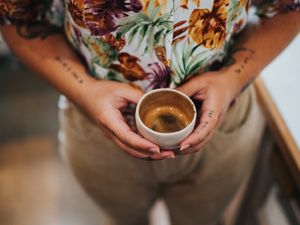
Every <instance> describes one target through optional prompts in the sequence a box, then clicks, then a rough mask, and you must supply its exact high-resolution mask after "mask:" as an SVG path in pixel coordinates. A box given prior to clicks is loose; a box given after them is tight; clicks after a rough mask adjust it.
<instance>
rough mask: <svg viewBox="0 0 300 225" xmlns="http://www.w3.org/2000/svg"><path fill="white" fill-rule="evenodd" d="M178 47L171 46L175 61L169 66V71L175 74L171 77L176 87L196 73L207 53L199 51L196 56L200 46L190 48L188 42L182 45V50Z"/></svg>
mask: <svg viewBox="0 0 300 225" xmlns="http://www.w3.org/2000/svg"><path fill="white" fill-rule="evenodd" d="M179 46H180V45H175V46H173V54H174V57H175V60H173V61H172V64H171V69H172V70H174V71H175V73H176V75H174V76H173V81H174V83H175V84H176V85H178V84H180V83H181V82H182V81H183V80H184V79H186V78H188V77H189V76H191V75H192V74H194V73H195V72H197V71H198V70H199V69H200V68H201V66H202V65H203V63H204V62H205V60H206V58H207V56H206V54H207V53H208V52H207V51H199V53H198V54H195V53H196V50H197V49H198V48H199V47H200V45H194V46H190V45H189V44H188V41H186V42H185V43H184V45H183V46H182V48H180V47H179Z"/></svg>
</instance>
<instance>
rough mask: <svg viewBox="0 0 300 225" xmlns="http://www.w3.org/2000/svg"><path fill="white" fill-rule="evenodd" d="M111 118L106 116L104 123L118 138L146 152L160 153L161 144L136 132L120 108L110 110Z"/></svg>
mask: <svg viewBox="0 0 300 225" xmlns="http://www.w3.org/2000/svg"><path fill="white" fill-rule="evenodd" d="M109 112H110V116H109V118H108V117H107V118H105V119H104V121H102V124H103V125H104V126H106V128H107V129H109V130H110V131H111V132H112V133H113V134H114V135H115V136H117V137H118V139H119V140H120V141H121V142H123V144H125V145H127V146H128V147H130V148H133V149H138V150H142V151H144V152H150V153H154V152H156V153H159V152H160V151H159V146H157V145H156V144H154V143H152V142H150V141H148V140H146V139H144V138H142V137H141V136H140V135H138V134H136V133H134V132H133V131H132V130H131V129H130V127H129V126H128V125H127V123H126V122H125V120H124V117H123V116H122V114H121V112H120V111H119V110H116V109H113V110H109Z"/></svg>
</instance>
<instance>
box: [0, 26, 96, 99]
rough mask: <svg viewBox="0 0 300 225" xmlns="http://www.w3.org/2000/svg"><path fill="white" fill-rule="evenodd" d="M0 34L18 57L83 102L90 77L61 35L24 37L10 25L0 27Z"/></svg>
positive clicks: (61, 89) (68, 94)
mask: <svg viewBox="0 0 300 225" xmlns="http://www.w3.org/2000/svg"><path fill="white" fill-rule="evenodd" d="M1 32H2V35H3V37H4V39H5V41H6V43H7V44H8V45H9V47H10V49H11V50H12V52H13V53H14V54H16V55H17V56H18V58H19V59H21V61H22V62H23V63H24V64H25V65H26V66H27V67H29V68H30V69H32V70H33V71H35V72H36V73H37V74H38V75H40V76H41V77H43V78H44V79H45V80H47V81H49V82H50V83H51V84H52V85H53V86H54V87H55V88H56V89H58V90H59V91H60V92H61V93H63V94H64V95H66V96H67V97H68V98H70V99H71V100H73V101H74V102H76V103H78V104H80V102H83V101H82V99H83V98H84V91H86V88H87V85H89V83H91V82H93V81H94V79H93V78H92V77H90V76H88V74H87V72H86V70H85V67H84V65H83V64H82V63H81V62H80V60H79V58H78V57H77V55H76V54H75V52H74V51H73V50H72V49H71V48H70V46H69V45H68V43H67V42H66V40H65V38H64V36H63V35H53V36H49V37H47V38H46V39H43V40H42V39H40V38H36V39H31V40H28V39H24V38H22V37H20V36H19V35H18V34H17V33H16V29H15V27H14V26H3V27H1Z"/></svg>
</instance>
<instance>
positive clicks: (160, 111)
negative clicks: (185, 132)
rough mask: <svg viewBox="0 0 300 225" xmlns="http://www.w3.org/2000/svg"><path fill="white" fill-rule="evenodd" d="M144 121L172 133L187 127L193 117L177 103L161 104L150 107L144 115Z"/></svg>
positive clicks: (150, 125) (150, 126) (163, 131)
mask: <svg viewBox="0 0 300 225" xmlns="http://www.w3.org/2000/svg"><path fill="white" fill-rule="evenodd" d="M141 119H142V121H143V123H144V124H145V125H146V126H147V127H149V128H150V129H152V130H154V131H157V132H160V133H171V132H176V131H179V130H182V129H184V128H185V127H187V126H188V125H189V124H190V122H191V118H190V116H189V115H187V114H186V113H185V112H184V111H183V110H182V109H180V108H179V107H178V106H177V105H161V106H158V107H156V108H150V109H148V110H147V111H145V112H144V113H143V115H142V118H141Z"/></svg>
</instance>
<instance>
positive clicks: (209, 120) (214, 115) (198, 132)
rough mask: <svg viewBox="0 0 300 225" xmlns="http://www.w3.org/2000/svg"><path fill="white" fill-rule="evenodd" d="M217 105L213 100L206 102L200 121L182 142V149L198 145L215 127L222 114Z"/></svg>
mask: <svg viewBox="0 0 300 225" xmlns="http://www.w3.org/2000/svg"><path fill="white" fill-rule="evenodd" d="M215 105H216V104H214V102H213V101H212V100H210V101H209V100H207V101H206V102H204V104H203V106H202V108H201V112H200V123H199V125H198V126H197V128H196V129H195V130H194V131H193V133H192V134H191V135H190V136H188V137H187V138H186V139H185V140H184V141H183V142H182V143H181V144H180V149H181V150H182V151H183V150H184V149H187V148H189V147H192V146H196V145H198V144H199V143H200V142H201V141H203V140H204V139H205V138H206V137H207V136H208V135H209V133H210V132H212V131H213V129H215V127H216V125H217V122H218V120H219V115H220V112H219V111H218V109H217V108H216V107H215Z"/></svg>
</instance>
